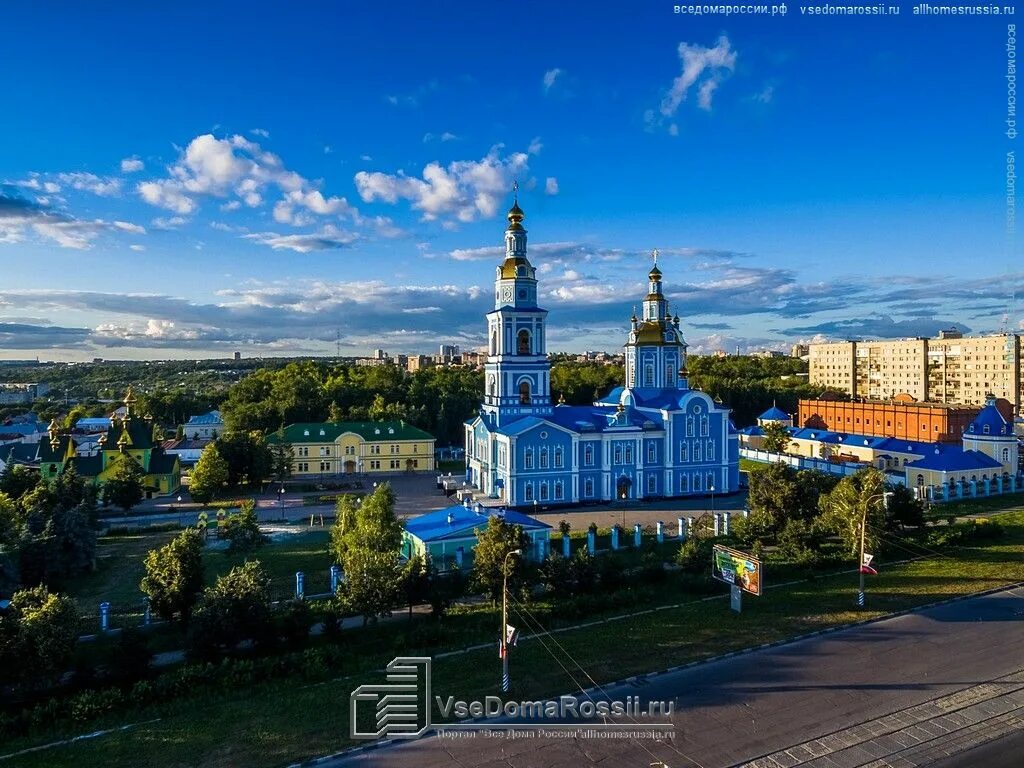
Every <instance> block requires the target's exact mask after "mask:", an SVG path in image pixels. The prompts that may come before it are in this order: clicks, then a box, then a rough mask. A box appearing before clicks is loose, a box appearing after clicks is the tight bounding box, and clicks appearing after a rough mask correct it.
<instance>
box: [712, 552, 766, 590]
mask: <svg viewBox="0 0 1024 768" xmlns="http://www.w3.org/2000/svg"><path fill="white" fill-rule="evenodd" d="M711 575H712V576H714V577H715V578H716V579H718V580H719V581H724V582H725V583H726V584H734V585H735V586H737V587H739V588H740V589H742V590H743V591H744V592H749V593H750V594H752V595H760V594H761V561H760V560H758V559H757V558H756V557H754V556H753V555H748V554H746V553H745V552H739V551H737V550H735V549H729V548H728V547H723V546H722V545H721V544H716V545H715V548H714V552H713V555H712V564H711Z"/></svg>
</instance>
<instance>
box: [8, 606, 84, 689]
mask: <svg viewBox="0 0 1024 768" xmlns="http://www.w3.org/2000/svg"><path fill="white" fill-rule="evenodd" d="M78 625H79V616H78V608H77V607H76V606H75V601H74V600H73V599H72V598H70V597H67V596H62V595H55V594H53V593H51V592H50V591H49V590H47V589H46V587H33V588H32V589H24V590H21V591H19V592H15V593H14V595H13V596H12V597H11V604H10V606H9V607H8V609H7V610H6V611H5V612H3V613H2V614H0V682H6V683H20V684H22V685H25V686H27V687H40V686H44V685H48V684H53V683H55V682H57V681H58V680H59V679H60V676H61V675H62V674H63V673H64V671H65V670H66V669H67V667H68V663H69V662H70V660H71V655H72V653H73V652H74V648H75V644H76V642H77V640H78Z"/></svg>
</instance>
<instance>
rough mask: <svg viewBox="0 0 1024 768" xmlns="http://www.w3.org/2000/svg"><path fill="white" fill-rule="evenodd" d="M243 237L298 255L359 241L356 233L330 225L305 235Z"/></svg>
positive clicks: (253, 235) (261, 233)
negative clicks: (295, 252) (294, 252)
mask: <svg viewBox="0 0 1024 768" xmlns="http://www.w3.org/2000/svg"><path fill="white" fill-rule="evenodd" d="M243 237H245V238H246V239H247V240H252V241H254V242H257V243H260V244H261V245H269V246H270V247H271V248H273V249H274V250H275V251H279V250H290V251H297V252H298V253H310V252H311V251H326V250H331V249H335V248H344V247H345V246H348V245H351V244H352V243H354V242H355V241H356V240H358V239H359V236H358V235H357V234H356V233H354V232H348V231H345V230H342V229H339V228H338V227H335V226H334V225H332V224H328V225H327V226H325V227H323V229H321V230H320V231H319V232H310V233H307V234H299V235H281V234H278V233H277V232H256V233H253V234H251V235H243Z"/></svg>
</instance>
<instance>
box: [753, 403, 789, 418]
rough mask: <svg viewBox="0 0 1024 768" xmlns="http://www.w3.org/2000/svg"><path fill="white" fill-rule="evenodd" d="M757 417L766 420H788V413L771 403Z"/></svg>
mask: <svg viewBox="0 0 1024 768" xmlns="http://www.w3.org/2000/svg"><path fill="white" fill-rule="evenodd" d="M757 418H759V419H764V420H766V421H789V414H788V413H786V412H785V411H783V410H781V409H779V408H776V407H775V406H774V405H773V406H772V407H771V408H769V409H768V410H767V411H765V412H764V413H762V414H761V415H760V416H758V417H757Z"/></svg>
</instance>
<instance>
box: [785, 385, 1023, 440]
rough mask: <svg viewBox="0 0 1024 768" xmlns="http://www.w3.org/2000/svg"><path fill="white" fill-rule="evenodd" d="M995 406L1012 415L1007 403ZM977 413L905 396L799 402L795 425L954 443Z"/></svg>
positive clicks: (966, 407)
mask: <svg viewBox="0 0 1024 768" xmlns="http://www.w3.org/2000/svg"><path fill="white" fill-rule="evenodd" d="M999 405H1005V410H1007V411H1008V412H1012V408H1011V407H1010V404H1009V402H1007V401H1005V400H1004V401H1002V402H1001V403H999ZM1000 410H1001V411H1002V410H1004V408H1000ZM980 411H981V407H980V406H970V405H944V404H942V403H920V402H915V401H914V400H911V399H910V398H909V397H908V396H903V397H902V398H901V397H897V398H896V399H895V400H863V401H857V402H848V401H843V400H828V399H820V400H801V401H800V403H799V406H798V420H797V424H799V425H800V426H802V427H812V428H815V429H827V430H829V431H832V432H844V433H847V434H854V435H870V436H872V437H895V438H899V439H905V440H921V441H925V442H941V443H958V442H960V439H961V438H962V437H963V432H964V430H965V429H966V428H967V426H968V425H969V424H970V423H971V422H972V421H974V419H975V418H976V417H977V415H978V413H979V412H980ZM1004 415H1005V414H1004Z"/></svg>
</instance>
